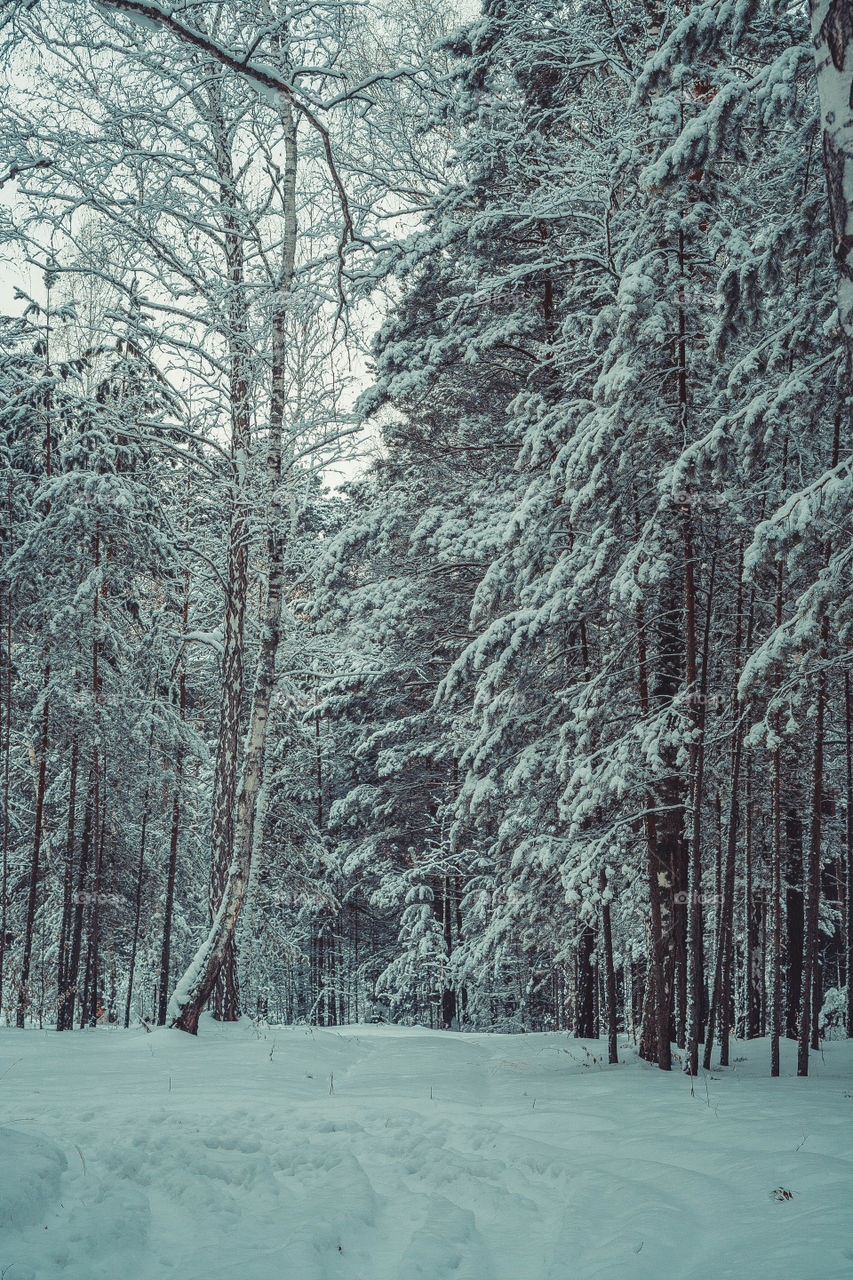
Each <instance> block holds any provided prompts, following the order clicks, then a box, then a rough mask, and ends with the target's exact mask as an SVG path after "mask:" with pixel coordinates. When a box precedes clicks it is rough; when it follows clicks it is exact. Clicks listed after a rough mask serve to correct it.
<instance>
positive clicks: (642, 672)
mask: <svg viewBox="0 0 853 1280" xmlns="http://www.w3.org/2000/svg"><path fill="white" fill-rule="evenodd" d="M637 659H638V662H637V669H638V682H639V690H640V709H641V711H642V713H643V716H644V718H645V717H647V716H648V714H649V682H648V648H647V644H646V626H645V614H644V611H643V607H642V605H638V606H637ZM654 803H655V802H654V797H653V796H652V795H651V793H649V795H648V796H647V797H646V812H645V813H644V814H643V828H644V834H645V841H646V870H647V877H648V889H649V912H650V917H651V954H650V956H649V981H648V984H647V997H648V998H649V999H650V1000H652V1001H653V1002H654V1003H653V1006H652V1008H653V1014H652V1026H653V1028H654V1039H655V1045H654V1053H653V1054H652V1053H651V1051H650V1050H651V1046H650V1045H648V1044H641V1052H642V1053H643V1056H645V1057H647V1058H648V1057H652V1056H654V1057H655V1058H657V1063H658V1066H659V1067H660V1069H661V1071H670V1070H671V1069H672V1047H671V1043H670V1039H669V999H668V996H667V990H666V983H665V981H664V964H663V957H664V943H663V924H662V919H661V909H660V879H659V875H660V866H661V863H660V857H659V853H658V833H657V817H656V813H655V809H654ZM644 1029H645V1019H644Z"/></svg>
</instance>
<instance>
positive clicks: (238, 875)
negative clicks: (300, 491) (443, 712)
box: [167, 104, 297, 1035]
mask: <svg viewBox="0 0 853 1280" xmlns="http://www.w3.org/2000/svg"><path fill="white" fill-rule="evenodd" d="M281 115H282V121H283V123H284V125H285V153H286V154H285V166H284V174H283V187H284V192H285V227H284V259H283V263H282V269H281V274H280V276H279V280H278V287H277V290H276V297H275V301H274V309H273V317H272V388H271V395H270V425H269V449H268V453H267V483H268V491H269V499H268V502H269V506H268V526H267V563H268V566H269V569H268V575H269V576H268V580H267V595H266V602H265V607H264V614H263V634H262V637H261V647H260V655H259V658H258V669H257V674H256V678H255V689H254V694H253V697H252V707H251V711H250V714H249V730H248V733H247V735H246V746H245V752H244V758H243V768H242V776H241V781H240V790H239V794H238V797H237V807H236V817H235V820H234V828H233V841H232V856H231V862H230V865H229V867H228V874H227V878H226V881H225V885H224V889H223V893H222V899H221V902H220V904H219V907H218V910H217V912H216V915H215V917H214V919H213V922H212V924H211V927H210V931H209V933H208V936H207V938H206V939H205V941H204V942H203V943H202V945H201V947H200V948H199V950H198V951H197V952H196V955H195V957H194V958H193V960H192V962H191V964H190V967H189V968H188V969H187V971H186V973H185V974H184V975H183V977H182V978H181V980H180V981H179V983H178V985H177V988H176V990H175V992H174V993H173V995H172V998H171V1000H170V1002H169V1007H168V1012H167V1018H168V1020H169V1022H170V1023H171V1024H172V1025H174V1026H177V1027H179V1028H180V1029H181V1030H183V1031H188V1032H190V1033H191V1034H193V1035H194V1034H195V1033H196V1032H197V1030H198V1020H199V1017H200V1015H201V1011H202V1009H203V1008H204V1005H205V1003H206V1001H207V999H208V997H209V996H210V994H211V992H212V990H213V987H214V984H215V983H216V979H217V977H218V976H219V974H220V972H221V970H222V967H223V964H224V962H225V959H226V956H227V953H228V949H229V947H230V946H232V945H233V938H234V932H235V930H236V927H237V920H238V917H239V915H240V910H241V908H242V905H243V899H244V896H245V892H246V887H247V885H248V882H249V871H250V867H251V857H252V846H253V839H254V829H255V818H256V812H257V801H258V796H259V793H260V789H261V783H262V781H263V772H264V761H265V753H266V738H267V726H268V723H269V715H270V706H271V702H272V695H273V688H274V685H275V662H276V654H277V651H278V642H279V633H280V629H281V610H282V599H283V595H284V533H283V522H284V513H283V509H282V492H281V489H282V435H283V426H284V408H285V396H286V390H287V382H286V365H285V356H286V350H285V343H286V332H285V324H286V318H287V307H288V300H289V296H290V290H291V287H292V283H293V267H294V260H295V252H296V162H297V154H296V125H295V121H294V119H293V116H292V113H291V111H290V108H289V107H288V106H287V105H286V104H284V105H282V108H281Z"/></svg>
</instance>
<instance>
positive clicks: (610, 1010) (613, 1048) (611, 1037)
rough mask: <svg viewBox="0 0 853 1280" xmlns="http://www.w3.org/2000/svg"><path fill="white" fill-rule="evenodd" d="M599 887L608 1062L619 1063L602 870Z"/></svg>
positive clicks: (610, 933)
mask: <svg viewBox="0 0 853 1280" xmlns="http://www.w3.org/2000/svg"><path fill="white" fill-rule="evenodd" d="M598 887H599V889H600V890H601V928H602V932H603V934H604V988H605V991H606V993H607V1060H608V1062H610V1063H611V1064H613V1063H616V1062H618V1061H619V1052H618V1046H617V1031H616V1028H617V1017H618V1013H617V1008H616V971H615V969H614V967H613V927H612V923H611V920H610V899H609V898H608V897H607V896H606V894H607V873H606V871H605V870H604V868H603V867H602V868H601V874H600V877H599V882H598Z"/></svg>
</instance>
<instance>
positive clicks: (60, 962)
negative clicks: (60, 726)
mask: <svg viewBox="0 0 853 1280" xmlns="http://www.w3.org/2000/svg"><path fill="white" fill-rule="evenodd" d="M78 758H79V749H78V741H77V731H76V728H75V729H74V730H73V731H72V736H71V767H70V777H69V780H68V826H67V830H66V836H65V866H64V869H63V876H62V920H61V923H60V928H59V947H58V951H57V972H56V990H57V992H58V993H59V1000H58V1004H57V1010H56V1029H57V1031H65V1030H67V1029H69V1028H66V1025H65V1019H64V1014H65V1006H66V1001H65V999H64V992H65V990H66V988H67V985H68V964H69V960H70V941H71V908H72V905H73V904H72V898H73V896H74V824H75V820H76V807H77V762H78Z"/></svg>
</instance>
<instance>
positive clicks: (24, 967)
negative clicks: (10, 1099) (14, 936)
mask: <svg viewBox="0 0 853 1280" xmlns="http://www.w3.org/2000/svg"><path fill="white" fill-rule="evenodd" d="M49 685H50V664H49V663H48V665H47V666H46V667H45V669H44V691H43V695H42V696H43V699H44V702H43V706H42V713H41V739H40V744H39V767H38V776H37V779H36V812H35V830H34V832H33V848H32V855H31V858H30V877H29V888H28V892H27V916H26V923H25V925H24V952H23V957H22V959H21V979H20V987H19V989H18V1016H17V1023H18V1027H19V1028H22V1027H23V1025H24V1019H25V1015H26V1010H27V1006H28V1004H29V1003H30V996H29V981H30V966H31V964H32V955H33V931H34V929H35V920H36V900H37V895H38V882H39V862H40V856H41V842H42V834H43V831H44V795H45V789H46V785H47V747H48V733H49V728H50V701H49V699H48V696H47V690H48V687H49Z"/></svg>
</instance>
